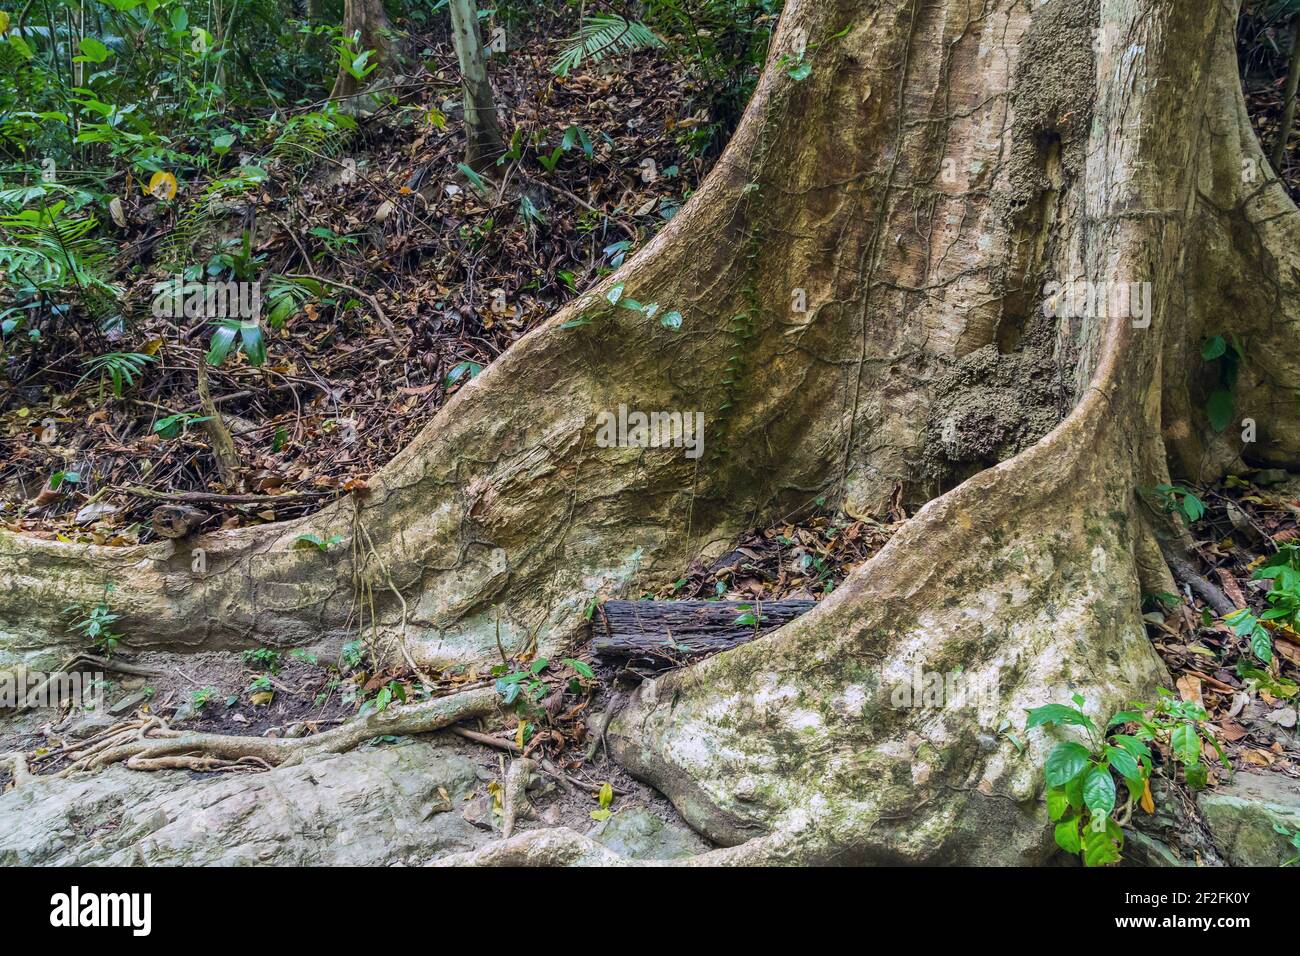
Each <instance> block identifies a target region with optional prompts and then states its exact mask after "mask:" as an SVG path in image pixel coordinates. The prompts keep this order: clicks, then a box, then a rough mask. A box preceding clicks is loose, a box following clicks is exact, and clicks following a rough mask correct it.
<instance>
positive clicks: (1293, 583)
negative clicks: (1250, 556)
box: [1223, 543, 1300, 664]
mask: <svg viewBox="0 0 1300 956" xmlns="http://www.w3.org/2000/svg"><path fill="white" fill-rule="evenodd" d="M1251 579H1252V580H1255V581H1269V582H1271V587H1270V588H1269V591H1268V603H1269V604H1270V605H1272V606H1271V607H1270V608H1269V609H1268V610H1267V611H1265V612H1264V613H1263V614H1260V615H1258V616H1256V615H1255V614H1253V613H1252V612H1251V611H1250V609H1248V608H1242V609H1240V610H1237V611H1233V612H1232V613H1231V614H1229V615H1228V616H1227V617H1225V618H1224V619H1223V620H1224V622H1225V623H1227V624H1228V625H1230V626H1231V627H1232V629H1233V631H1235V632H1236V634H1237V636H1238V637H1245V638H1248V639H1249V640H1250V650H1251V653H1252V654H1254V655H1255V656H1256V657H1257V658H1259V659H1260V660H1261V661H1263V662H1264V663H1265V664H1267V663H1269V662H1270V661H1272V660H1273V635H1272V634H1271V633H1269V630H1268V627H1269V626H1276V625H1281V626H1283V627H1286V628H1287V629H1288V630H1290V631H1292V632H1294V631H1296V629H1297V627H1300V546H1298V545H1294V544H1289V543H1288V544H1283V545H1281V546H1280V547H1279V548H1278V549H1277V553H1276V554H1274V555H1273V556H1272V557H1270V558H1269V559H1268V560H1266V561H1265V562H1264V563H1263V564H1262V565H1260V566H1259V567H1258V568H1256V569H1255V573H1254V574H1252V575H1251ZM1266 621H1267V622H1273V625H1266V624H1265V623H1264V622H1266Z"/></svg>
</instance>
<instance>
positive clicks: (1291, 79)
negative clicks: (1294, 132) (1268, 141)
mask: <svg viewBox="0 0 1300 956" xmlns="http://www.w3.org/2000/svg"><path fill="white" fill-rule="evenodd" d="M1297 90H1300V14H1297V15H1296V19H1295V25H1294V26H1293V27H1292V29H1291V61H1290V67H1289V68H1288V70H1287V74H1286V86H1285V87H1284V88H1283V90H1282V104H1283V105H1282V120H1281V122H1279V123H1278V126H1277V141H1276V142H1275V143H1273V156H1272V160H1273V168H1274V169H1275V170H1276V171H1277V172H1278V174H1279V175H1281V173H1282V164H1283V163H1284V162H1285V161H1286V147H1287V143H1288V142H1289V141H1290V139H1291V129H1292V128H1293V127H1294V126H1295V109H1296V91H1297Z"/></svg>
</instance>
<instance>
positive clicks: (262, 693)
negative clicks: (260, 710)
mask: <svg viewBox="0 0 1300 956" xmlns="http://www.w3.org/2000/svg"><path fill="white" fill-rule="evenodd" d="M273 697H275V691H271V690H259V691H258V692H257V693H256V694H250V695H249V698H248V699H249V700H251V701H252V702H253V706H255V707H261V706H262V705H263V704H269V703H270V702H271V699H272V698H273Z"/></svg>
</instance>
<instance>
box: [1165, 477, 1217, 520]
mask: <svg viewBox="0 0 1300 956" xmlns="http://www.w3.org/2000/svg"><path fill="white" fill-rule="evenodd" d="M1155 493H1156V497H1157V498H1158V499H1159V501H1160V507H1161V508H1162V509H1163V510H1164V512H1165V514H1181V515H1182V516H1183V517H1184V518H1186V519H1187V521H1188V523H1189V524H1190V523H1191V522H1193V521H1200V520H1201V518H1202V517H1203V516H1204V515H1205V502H1203V501H1202V500H1201V499H1200V498H1198V497H1197V496H1196V494H1195V493H1194V492H1192V491H1189V490H1188V489H1186V488H1184V487H1183V486H1182V485H1156V487H1155Z"/></svg>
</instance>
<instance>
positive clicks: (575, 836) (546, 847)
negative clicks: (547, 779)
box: [430, 827, 818, 866]
mask: <svg viewBox="0 0 1300 956" xmlns="http://www.w3.org/2000/svg"><path fill="white" fill-rule="evenodd" d="M812 847H813V844H811V843H809V844H805V843H803V842H802V841H801V840H800V839H798V838H797V837H796V835H794V834H792V833H787V832H784V831H782V832H778V833H773V834H771V835H769V836H765V837H759V838H757V839H753V840H750V841H748V842H746V843H742V844H741V845H739V846H734V847H726V848H724V849H721V850H710V851H709V852H707V853H701V854H698V855H697V856H691V857H686V858H685V859H680V860H633V859H630V858H628V857H625V856H620V855H619V854H617V853H615V852H614V851H613V850H610V849H608V848H607V847H605V846H603V845H602V844H600V843H597V842H596V841H595V840H593V839H591V838H590V837H587V836H583V835H582V834H581V833H578V832H577V831H575V830H570V829H569V828H568V827H555V828H548V829H543V830H530V831H528V832H527V833H521V834H519V835H518V836H516V837H512V838H510V839H503V840H499V841H497V842H495V843H490V844H488V845H487V846H485V847H481V848H480V849H477V850H470V851H468V852H465V853H456V854H453V855H452V856H446V857H443V858H442V859H440V860H434V861H433V862H432V863H431V864H430V865H431V866H773V865H781V864H786V865H789V864H798V863H813V862H816V861H817V859H818V855H817V853H816V852H815V851H814V850H813V849H812Z"/></svg>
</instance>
